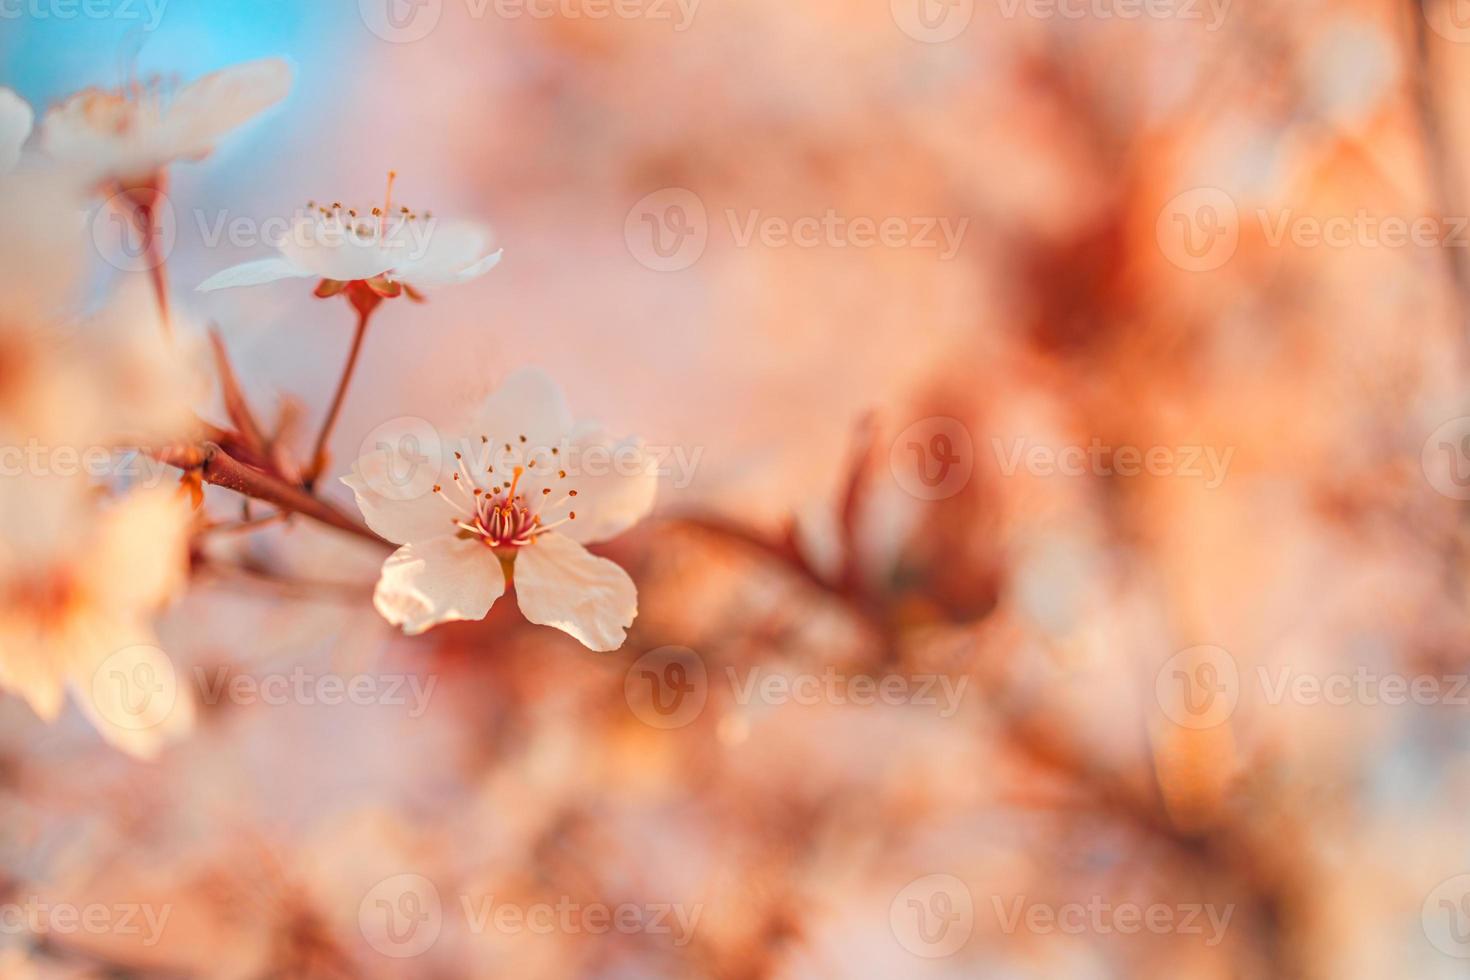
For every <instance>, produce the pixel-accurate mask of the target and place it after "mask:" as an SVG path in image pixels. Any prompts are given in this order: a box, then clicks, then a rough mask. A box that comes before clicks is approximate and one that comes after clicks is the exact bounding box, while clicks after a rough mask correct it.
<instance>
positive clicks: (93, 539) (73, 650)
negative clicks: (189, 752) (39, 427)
mask: <svg viewBox="0 0 1470 980" xmlns="http://www.w3.org/2000/svg"><path fill="white" fill-rule="evenodd" d="M91 498H92V491H91V489H90V488H89V487H88V486H87V484H86V483H85V481H82V480H79V479H70V478H65V477H57V476H40V475H25V476H22V477H19V478H10V479H5V480H0V531H3V533H0V597H3V599H0V686H4V687H5V688H6V689H8V690H11V691H14V692H15V693H17V694H19V695H20V696H22V697H24V698H25V699H26V701H27V702H29V703H30V705H31V707H32V708H33V709H34V710H35V712H36V713H37V714H38V715H40V716H41V717H42V718H44V719H46V720H47V721H51V720H54V719H55V718H56V716H57V715H58V714H59V713H60V711H61V705H62V700H63V694H64V691H65V690H66V689H67V688H70V689H71V692H72V696H73V697H74V698H75V700H76V702H77V704H78V706H79V707H80V708H81V709H82V711H83V713H85V714H86V716H87V717H88V718H89V719H90V720H91V721H92V723H93V724H94V725H95V726H96V728H97V730H98V731H99V732H100V733H101V734H102V736H103V737H104V738H106V739H107V740H108V741H110V742H112V743H113V744H115V745H117V746H118V747H119V748H122V749H124V750H125V751H127V752H130V753H132V754H134V755H140V756H144V757H148V756H152V755H153V754H155V753H156V752H157V751H158V749H159V747H160V746H161V745H162V743H163V742H164V741H165V740H166V739H167V738H169V737H171V736H173V735H176V734H178V733H179V732H181V731H184V730H187V728H188V727H189V725H190V723H191V720H192V709H191V708H190V705H189V702H188V700H187V698H186V697H184V695H183V692H180V693H179V700H178V702H177V703H175V704H174V705H173V707H172V710H170V711H169V712H168V714H167V716H166V717H165V718H162V719H160V720H158V722H157V723H156V724H150V725H146V726H142V725H138V726H134V725H129V724H128V723H127V719H128V717H129V714H130V712H129V706H128V705H127V704H125V703H124V699H125V698H127V696H128V693H127V689H126V685H115V684H111V683H107V682H106V679H105V678H104V679H102V681H101V682H98V678H97V677H96V674H97V671H98V668H99V667H100V666H101V665H102V664H103V663H104V662H105V661H106V660H107V659H108V658H109V657H110V656H113V655H114V654H117V653H119V652H121V651H125V650H127V649H129V648H132V647H137V646H140V645H146V646H155V645H156V641H155V637H154V633H153V629H152V626H151V625H150V618H151V616H152V615H153V613H154V612H155V611H156V610H157V609H158V608H159V607H160V606H161V605H162V604H163V603H164V602H166V601H167V600H168V599H169V598H171V597H172V596H173V595H174V593H175V591H176V590H177V589H178V588H179V586H180V585H181V584H182V583H183V581H184V576H185V571H186V568H187V550H186V542H187V531H188V526H189V520H190V515H189V509H188V506H187V504H186V503H185V502H184V501H183V499H182V498H181V497H180V495H179V494H178V492H177V491H176V490H175V489H173V488H172V487H157V488H151V489H148V490H141V491H138V492H135V493H132V494H129V495H127V496H125V497H123V498H122V499H120V500H118V501H117V502H115V503H112V504H109V505H107V506H104V507H98V506H97V504H96V502H95V501H94V500H93V499H91Z"/></svg>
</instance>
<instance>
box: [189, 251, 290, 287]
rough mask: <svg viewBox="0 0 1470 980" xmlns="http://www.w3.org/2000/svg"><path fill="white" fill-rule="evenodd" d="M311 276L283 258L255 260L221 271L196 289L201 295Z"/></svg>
mask: <svg viewBox="0 0 1470 980" xmlns="http://www.w3.org/2000/svg"><path fill="white" fill-rule="evenodd" d="M313 276H315V273H313V272H309V271H307V270H306V269H301V268H298V267H297V266H296V265H294V264H292V263H290V262H288V261H286V260H285V259H283V258H271V259H256V260H255V261H254V262H241V263H240V264H239V265H232V266H230V267H229V268H228V269H222V270H220V271H219V272H216V273H215V274H214V275H212V276H210V277H209V278H208V279H206V280H204V281H203V282H201V283H200V284H199V285H198V286H197V287H196V288H197V289H198V290H199V291H200V292H201V293H208V292H213V291H214V290H216V289H233V288H234V287H236V286H259V285H261V284H262V283H267V282H275V281H276V280H278V279H309V278H312V277H313Z"/></svg>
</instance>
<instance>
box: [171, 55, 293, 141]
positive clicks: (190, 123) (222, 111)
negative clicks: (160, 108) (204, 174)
mask: <svg viewBox="0 0 1470 980" xmlns="http://www.w3.org/2000/svg"><path fill="white" fill-rule="evenodd" d="M290 91H291V66H290V65H289V64H287V63H286V62H285V61H283V60H282V59H280V58H262V59H260V60H259V61H247V62H245V63H243V64H239V65H231V66H230V67H229V68H222V69H220V70H219V71H216V72H211V73H210V74H208V75H205V76H204V77H202V78H200V79H198V80H196V81H194V82H191V83H190V84H188V85H186V86H184V88H183V89H182V90H180V92H179V94H178V95H177V96H176V97H175V98H174V100H173V103H172V105H170V106H169V109H168V113H167V115H166V116H165V118H164V125H165V127H166V128H167V129H168V131H169V132H170V134H171V138H172V139H173V140H174V141H175V143H174V149H175V151H176V152H177V153H179V154H180V155H183V156H199V155H202V154H205V153H208V152H209V151H210V149H211V148H212V147H213V145H214V141H215V140H217V139H218V138H219V137H221V136H223V135H224V134H225V133H227V132H229V131H230V130H232V129H234V128H235V127H236V126H239V125H242V124H243V123H246V122H248V121H250V120H251V119H252V118H254V117H255V116H257V115H259V114H260V113H262V112H264V111H265V110H266V109H269V108H270V107H271V106H273V105H275V104H276V103H277V102H280V101H281V100H282V99H284V98H285V97H286V94H287V93H288V92H290Z"/></svg>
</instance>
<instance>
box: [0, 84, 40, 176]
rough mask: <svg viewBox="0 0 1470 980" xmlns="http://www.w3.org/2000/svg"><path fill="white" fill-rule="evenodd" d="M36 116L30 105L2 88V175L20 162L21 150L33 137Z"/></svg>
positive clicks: (0, 132) (0, 141)
mask: <svg viewBox="0 0 1470 980" xmlns="http://www.w3.org/2000/svg"><path fill="white" fill-rule="evenodd" d="M35 120H36V114H35V112H34V111H32V109H31V107H30V104H29V103H27V102H26V100H25V99H22V98H21V97H20V96H18V95H16V94H15V92H14V91H12V90H11V89H8V88H3V87H0V174H4V173H9V172H10V171H11V170H14V169H15V165H16V163H18V162H19V161H20V148H21V147H22V146H23V145H25V141H26V138H27V137H29V136H30V135H31V125H32V123H34V122H35Z"/></svg>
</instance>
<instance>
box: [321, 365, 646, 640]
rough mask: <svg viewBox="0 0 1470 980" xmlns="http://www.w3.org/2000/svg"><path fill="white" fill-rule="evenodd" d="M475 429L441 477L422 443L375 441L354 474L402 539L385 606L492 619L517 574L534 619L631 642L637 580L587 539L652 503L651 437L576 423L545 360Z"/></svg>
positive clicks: (367, 515)
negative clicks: (430, 468) (645, 440)
mask: <svg viewBox="0 0 1470 980" xmlns="http://www.w3.org/2000/svg"><path fill="white" fill-rule="evenodd" d="M469 433H470V434H469V435H468V436H466V437H465V438H464V440H463V441H461V442H458V443H453V444H451V445H449V446H447V447H446V449H445V451H444V453H443V454H442V459H443V464H442V466H441V467H440V468H439V469H438V471H437V474H436V475H433V476H432V477H431V478H432V479H434V480H435V482H434V483H433V484H432V486H431V487H424V486H423V485H422V482H423V481H422V480H421V479H420V477H421V476H422V474H421V472H417V471H416V468H418V467H422V466H423V465H424V464H425V460H424V459H423V458H419V457H416V455H415V447H413V446H408V447H404V446H392V447H386V448H381V449H378V450H375V451H374V452H371V453H369V454H367V455H365V456H363V457H362V458H360V459H359V460H358V461H357V463H356V465H355V466H354V467H353V470H352V473H351V475H350V476H347V477H344V478H343V482H344V483H346V484H347V485H348V486H349V487H351V488H352V491H353V493H354V495H355V496H356V498H357V505H358V507H359V508H360V509H361V511H362V514H363V517H364V519H365V520H366V521H367V523H368V525H369V526H370V527H371V528H372V529H373V530H374V531H376V532H377V533H378V534H380V535H382V536H383V537H384V538H386V539H388V540H389V541H392V542H393V543H395V544H398V545H401V547H400V548H399V549H398V550H397V551H396V552H394V554H393V555H392V556H391V557H390V558H389V559H388V560H387V561H386V562H385V563H384V565H383V570H382V575H381V577H380V578H379V580H378V586H377V590H376V593H375V595H374V600H373V601H374V605H375V606H376V607H377V609H378V612H380V613H381V614H382V615H383V617H384V618H385V619H387V620H388V621H389V622H390V623H393V624H394V625H396V626H401V627H402V628H403V631H404V632H405V633H408V634H416V633H422V632H424V631H425V630H427V629H429V628H431V627H433V626H436V625H438V624H440V623H446V622H451V621H454V620H468V619H481V618H483V617H484V616H485V615H486V613H488V612H489V611H490V607H491V606H492V605H493V604H494V603H495V600H496V599H499V598H500V597H501V596H502V595H503V594H504V593H505V590H506V588H507V586H508V585H510V584H514V586H515V591H516V598H517V601H518V602H519V604H520V608H521V612H522V613H523V614H524V615H525V617H526V618H527V619H528V620H530V621H531V622H533V623H539V624H541V625H545V626H554V627H556V628H557V629H560V630H563V631H564V632H566V633H568V634H570V635H571V636H573V637H575V638H576V639H577V640H579V641H580V642H581V643H583V644H584V645H585V646H587V647H589V648H590V649H593V650H598V651H608V650H615V649H617V648H618V647H620V646H621V645H622V643H623V640H624V638H625V636H626V630H627V628H628V627H629V626H631V625H632V623H633V619H634V617H636V616H637V614H638V593H637V590H636V588H635V587H634V585H633V581H632V579H630V578H629V577H628V574H627V573H626V572H624V571H623V570H622V569H621V568H620V567H618V565H616V564H614V563H613V562H611V561H609V560H607V559H606V558H599V557H597V556H595V555H593V554H592V553H591V552H589V551H588V550H587V549H586V548H585V547H583V546H584V545H586V544H591V543H595V542H598V541H603V540H606V539H608V538H611V537H614V536H616V535H618V534H621V533H622V532H623V531H625V530H627V529H628V528H629V527H631V526H632V525H633V524H635V523H637V522H638V521H639V520H640V519H641V518H642V517H643V516H644V515H646V514H647V513H648V512H649V510H650V509H651V508H652V507H653V500H654V495H655V493H656V490H657V477H656V473H655V472H654V467H653V466H652V464H651V461H650V459H649V457H648V456H647V454H646V453H645V452H644V450H643V447H642V444H641V443H639V442H637V441H634V440H622V441H615V440H613V439H612V438H610V437H609V436H607V435H606V434H605V433H604V432H603V431H602V430H601V429H599V428H597V427H595V426H589V425H573V424H572V419H571V416H570V413H569V412H568V410H567V407H566V404H565V402H564V400H563V398H562V394H561V391H560V390H559V389H558V388H557V387H556V385H555V384H554V383H553V382H552V381H551V380H550V379H549V378H547V377H546V376H545V375H544V374H542V373H541V372H539V371H536V370H523V371H519V372H517V373H515V374H513V375H511V376H510V377H509V378H507V379H506V381H505V383H504V384H503V385H502V386H501V387H500V388H499V389H497V390H496V391H495V392H494V393H493V394H491V395H490V397H489V398H488V399H487V400H486V402H485V404H484V406H483V407H482V408H481V409H480V411H479V413H478V414H477V416H476V417H475V419H474V422H473V424H472V425H471V427H470V429H469ZM436 462H437V461H435V460H432V459H431V460H429V463H430V465H433V464H434V463H436ZM405 474H407V480H406V479H405ZM421 491H422V492H421Z"/></svg>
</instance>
